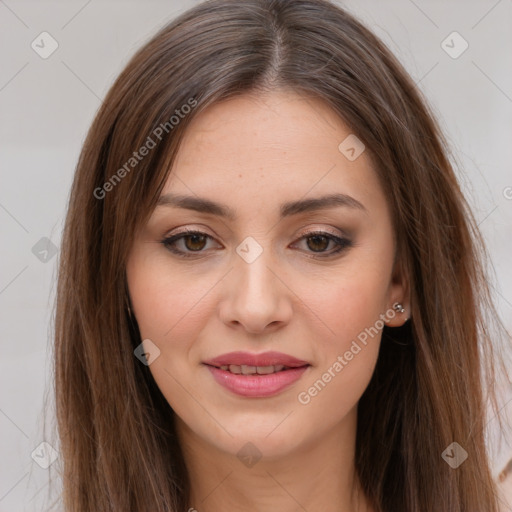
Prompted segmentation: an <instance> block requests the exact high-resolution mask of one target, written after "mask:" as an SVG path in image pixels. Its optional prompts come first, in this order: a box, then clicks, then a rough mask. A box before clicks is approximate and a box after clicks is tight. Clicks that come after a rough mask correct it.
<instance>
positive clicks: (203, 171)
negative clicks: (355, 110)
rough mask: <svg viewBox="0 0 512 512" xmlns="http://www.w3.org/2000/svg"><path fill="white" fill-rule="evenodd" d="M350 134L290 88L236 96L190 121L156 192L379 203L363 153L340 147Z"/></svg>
mask: <svg viewBox="0 0 512 512" xmlns="http://www.w3.org/2000/svg"><path fill="white" fill-rule="evenodd" d="M354 137H355V134H353V133H352V131H351V129H350V128H349V126H347V125H346V124H345V123H344V122H343V120H342V119H341V118H340V117H339V116H338V115H337V114H336V112H334V110H333V109H331V108H330V107H329V105H328V104H327V103H326V102H324V101H322V100H321V99H318V98H315V97H311V96H304V95H301V94H299V93H296V92H292V91H273V92H269V93H265V94H262V93H259V94H246V95H243V96H237V97H235V98H231V99H228V100H225V101H222V102H218V103H215V104H213V105H211V106H210V107H208V108H207V109H205V110H204V111H203V112H201V113H200V114H198V115H197V117H196V118H195V119H194V120H193V121H192V122H191V124H190V125H189V126H188V128H187V131H186V133H185V136H184V139H183V141H182V144H181V146H180V149H179V151H178V155H177V157H176V159H175V162H174V165H173V169H172V170H171V173H170V175H169V177H168V180H167V182H166V184H165V186H164V189H163V191H162V195H164V194H166V193H169V192H170V191H172V192H175V193H180V194H185V193H186V194H189V195H190V194H192V195H194V194H196V195H199V196H202V197H205V196H207V197H210V198H212V199H214V200H216V201H220V202H224V203H226V202H232V203H237V202H238V203H240V207H243V206H246V207H249V206H252V207H254V206H256V205H257V203H256V202H255V201H256V200H261V201H263V202H264V203H265V204H266V205H268V204H269V203H270V202H273V200H277V198H279V202H280V203H282V202H283V201H282V200H289V201H291V200H294V199H298V198H299V197H303V196H305V195H306V194H311V195H323V194H328V193H333V192H339V193H344V194H349V195H351V196H353V197H355V198H356V199H359V198H365V200H366V201H367V202H368V201H369V202H373V203H378V202H379V201H380V202H382V201H383V200H384V198H383V195H382V190H381V188H380V185H379V182H378V179H377V175H376V173H375V171H374V169H373V166H372V162H371V159H370V156H369V155H368V154H367V152H366V151H362V153H361V154H360V155H359V156H358V157H357V158H355V159H349V158H347V155H346V154H345V153H344V152H343V151H342V150H340V144H341V148H342V149H345V148H344V141H347V140H348V141H349V142H350V141H353V140H354V139H353V138H354ZM355 140H356V141H357V139H355ZM356 143H357V142H356ZM345 145H346V144H345ZM352 145H353V144H352ZM356 149H357V150H358V151H359V150H360V149H361V148H360V147H356ZM361 202H363V200H361Z"/></svg>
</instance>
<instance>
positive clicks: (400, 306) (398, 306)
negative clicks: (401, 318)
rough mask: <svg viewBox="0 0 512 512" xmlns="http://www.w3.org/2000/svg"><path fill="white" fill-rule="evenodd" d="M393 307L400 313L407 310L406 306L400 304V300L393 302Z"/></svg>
mask: <svg viewBox="0 0 512 512" xmlns="http://www.w3.org/2000/svg"><path fill="white" fill-rule="evenodd" d="M393 309H394V310H395V311H397V312H398V313H403V312H404V311H405V309H404V307H403V306H402V304H400V302H395V303H394V304H393Z"/></svg>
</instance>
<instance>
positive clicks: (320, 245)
mask: <svg viewBox="0 0 512 512" xmlns="http://www.w3.org/2000/svg"><path fill="white" fill-rule="evenodd" d="M330 241H331V239H330V238H327V237H326V236H324V235H313V236H308V237H307V245H308V248H309V249H311V250H312V251H313V252H323V251H325V250H326V249H327V247H329V242H330Z"/></svg>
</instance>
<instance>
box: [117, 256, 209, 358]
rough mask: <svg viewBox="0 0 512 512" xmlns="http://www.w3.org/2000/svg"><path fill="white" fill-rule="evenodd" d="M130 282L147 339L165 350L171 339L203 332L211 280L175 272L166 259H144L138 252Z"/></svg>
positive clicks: (130, 267)
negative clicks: (207, 292) (192, 332)
mask: <svg viewBox="0 0 512 512" xmlns="http://www.w3.org/2000/svg"><path fill="white" fill-rule="evenodd" d="M127 280H128V288H129V290H130V297H131V301H132V305H133V311H134V313H135V316H136V318H137V323H138V325H139V329H140V333H141V337H142V338H143V339H144V338H150V339H152V340H155V342H156V343H157V344H158V345H159V347H161V348H164V347H165V346H166V344H168V343H170V341H171V340H173V341H174V340H175V342H178V340H182V339H186V340H191V339H193V336H191V331H199V330H200V329H201V326H202V323H203V321H206V318H207V311H206V309H207V307H208V306H207V304H208V303H207V299H208V297H207V296H205V292H206V291H207V290H208V289H209V288H211V287H212V286H213V285H214V282H212V283H211V284H210V283H209V281H210V280H212V278H211V277H208V276H207V275H205V276H204V278H198V276H197V273H196V274H192V273H187V272H183V271H177V270H176V269H175V268H173V269H172V271H171V269H170V265H169V263H168V261H166V259H165V257H158V258H155V257H153V258H144V257H143V254H140V253H137V252H135V253H134V254H133V256H132V257H131V258H130V260H129V262H128V264H127ZM173 348H176V347H175V346H174V347H173Z"/></svg>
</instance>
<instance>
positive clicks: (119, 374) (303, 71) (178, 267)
mask: <svg viewBox="0 0 512 512" xmlns="http://www.w3.org/2000/svg"><path fill="white" fill-rule="evenodd" d="M446 152H447V149H446V147H445V142H444V139H443V137H442V134H441V133H440V131H439V128H438V127H437V124H436V122H435V120H434V118H433V116H432V114H431V113H430V111H429V109H428V107H427V106H426V103H425V102H424V100H423V99H422V98H421V96H420V94H419V92H418V90H417V89H416V87H415V84H414V82H413V81H412V80H411V78H410V77H409V76H408V75H407V74H406V72H405V71H404V70H403V68H402V67H401V66H400V64H399V63H398V62H397V60H396V59H395V58H394V57H393V56H392V55H391V54H390V52H389V50H388V49H387V48H386V47H385V46H384V44H383V43H382V42H380V41H379V40H378V39H377V38H376V37H375V36H374V35H373V34H372V33H371V32H369V31H368V30H367V29H366V28H365V27H364V26H362V25H361V24H360V23H359V22H358V21H357V20H355V19H354V18H353V17H351V16H350V15H349V14H347V13H346V12H345V11H344V10H342V9H340V8H339V7H337V6H335V5H333V4H331V3H328V2H326V1H322V0H297V1H293V2H286V1H283V0H281V1H279V0H249V1H244V2H236V1H229V0H213V1H210V2H206V3H203V4H200V5H198V6H197V7H195V8H194V9H192V10H190V11H188V12H186V13H184V14H183V15H181V16H180V17H179V18H178V19H176V20H175V21H173V22H172V23H171V24H169V25H168V26H166V27H164V28H163V29H162V30H161V31H160V32H159V33H158V34H157V35H156V36H155V37H154V38H153V39H152V40H151V41H150V42H149V43H147V44H146V45H145V46H144V47H143V48H142V49H141V50H140V51H139V52H138V53H137V54H136V55H135V56H134V57H133V59H132V60H131V61H130V62H129V64H128V65H127V67H126V68H125V70H124V71H123V72H122V73H121V75H120V76H119V78H118V79H117V81H116V82H115V84H114V85H113V86H112V88H111V90H110V92H109V93H108V95H107V97H106V99H105V101H104V103H103V105H102V107H101V109H100V111H99V113H98V114H97V117H96V119H95V121H94V123H93V125H92V127H91V129H90V132H89V135H88V137H87V140H86V142H85V144H84V148H83V151H82V154H81V157H80V161H79V164H78V168H77V171H76V176H75V181H74V184H73V189H72V193H71V198H70V203H69V212H68V216H67V221H66V227H65V232H64V238H63V245H62V255H61V258H62V260H61V266H60V274H59V288H58V302H57V316H56V359H55V364H56V394H57V414H58V420H59V434H60V437H61V453H62V458H63V461H64V467H63V483H64V494H63V497H64V503H65V507H66V510H69V511H86V510H91V511H92V510H94V511H97V510H115V511H118V510H119V511H121V510H123V511H124V510H133V511H146V510H147V511H155V510H168V511H178V510H180V511H181V510H197V511H199V512H203V511H204V512H209V511H217V510H221V509H222V510H226V509H227V510H250V511H263V510H268V509H270V508H272V509H275V510H279V511H281V512H283V511H284V512H286V511H295V510H309V511H314V510H324V511H347V512H348V511H351V512H352V511H354V512H355V511H359V512H363V511H372V512H380V511H382V512H388V511H389V512H391V511H392V512H397V511H418V512H419V511H426V510H436V511H437V512H444V511H445V512H456V511H465V512H472V511H474V512H476V511H482V510H485V511H489V512H496V511H497V510H498V509H499V508H498V507H499V505H500V502H499V499H498V498H497V497H496V489H495V484H494V482H493V479H492V477H491V472H490V469H489V460H488V455H487V453H486V447H485V443H484V434H485V424H486V420H485V412H486V396H485V392H484V390H485V391H488V393H489V396H490V397H491V399H492V398H493V396H494V395H493V367H492V345H491V342H490V337H489V335H488V334H487V333H488V330H487V329H488V326H487V324H484V322H483V318H484V311H487V310H490V311H491V312H492V305H491V303H490V300H489V294H488V289H487V283H486V280H485V277H484V275H483V272H482V268H481V264H480V259H479V258H480V245H479V243H480V239H479V238H478V232H477V230H476V227H475V223H474V221H473V218H472V216H471V213H470V211H469V209H468V207H467V204H466V202H465V200H464V198H463V196H462V194H461V192H460V189H459V186H458V184H457V181H456V178H455V175H454V172H453V169H452V167H451V165H450V163H449V161H448V159H447V156H446ZM481 367H484V368H485V369H487V372H486V373H484V374H482V376H481V374H480V369H481ZM494 403H495V402H494Z"/></svg>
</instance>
